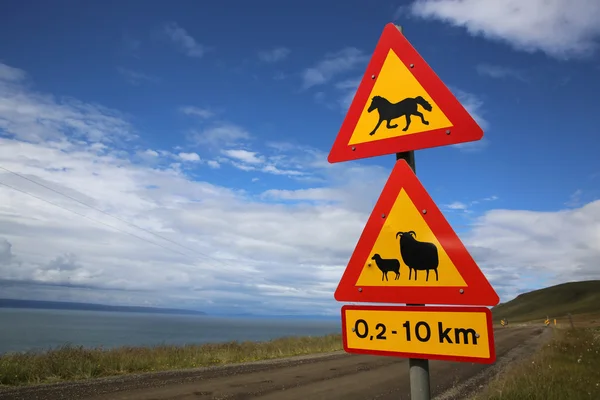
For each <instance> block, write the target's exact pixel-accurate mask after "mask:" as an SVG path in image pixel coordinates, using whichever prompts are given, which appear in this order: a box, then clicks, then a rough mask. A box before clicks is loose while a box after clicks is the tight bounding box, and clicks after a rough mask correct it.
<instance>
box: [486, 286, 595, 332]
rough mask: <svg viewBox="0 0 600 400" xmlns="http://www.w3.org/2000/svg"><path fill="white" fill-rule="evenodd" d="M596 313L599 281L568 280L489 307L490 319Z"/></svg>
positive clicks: (540, 317) (529, 318) (527, 318)
mask: <svg viewBox="0 0 600 400" xmlns="http://www.w3.org/2000/svg"><path fill="white" fill-rule="evenodd" d="M598 312H600V280H594V281H583V282H568V283H562V284H560V285H556V286H550V287H547V288H544V289H538V290H534V291H532V292H527V293H523V294H520V295H518V296H517V297H516V298H515V299H513V300H511V301H509V302H506V303H501V304H498V305H497V306H496V307H494V308H492V315H493V318H494V321H499V320H500V319H502V318H508V320H509V322H510V321H515V322H519V321H531V320H535V319H542V318H546V316H549V317H550V318H553V317H562V316H565V315H567V314H568V313H571V314H572V315H575V314H587V313H598Z"/></svg>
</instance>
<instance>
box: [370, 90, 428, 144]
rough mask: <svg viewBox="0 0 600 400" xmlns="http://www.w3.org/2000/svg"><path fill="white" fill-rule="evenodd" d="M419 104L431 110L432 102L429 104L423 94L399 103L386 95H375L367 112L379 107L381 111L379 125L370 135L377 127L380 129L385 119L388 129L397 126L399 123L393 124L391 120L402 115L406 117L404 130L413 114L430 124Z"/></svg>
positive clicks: (379, 111) (378, 110)
mask: <svg viewBox="0 0 600 400" xmlns="http://www.w3.org/2000/svg"><path fill="white" fill-rule="evenodd" d="M419 105H420V106H421V107H423V108H424V109H425V110H427V111H431V104H429V102H428V101H427V100H425V99H424V98H423V97H421V96H417V97H414V98H413V97H408V98H406V99H404V100H401V101H399V102H398V103H391V102H390V101H389V100H388V99H386V98H385V97H381V96H374V97H373V98H372V99H371V105H370V106H369V109H368V110H367V112H371V111H373V110H375V109H377V112H378V113H379V121H378V122H377V125H376V126H375V128H374V129H373V131H372V132H371V133H369V135H374V134H375V132H376V131H377V129H379V125H381V123H382V122H383V121H386V127H387V128H388V129H394V128H397V127H398V124H394V125H392V124H391V122H392V120H393V119H396V118H400V117H402V116H405V117H406V126H405V127H404V128H403V129H402V130H403V131H406V130H407V129H408V127H409V126H410V116H411V115H416V116H417V117H420V118H421V122H423V124H425V125H429V121H426V120H425V117H423V114H421V113H420V112H419V111H418V109H417V108H418V106H419Z"/></svg>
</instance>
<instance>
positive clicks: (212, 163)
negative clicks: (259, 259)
mask: <svg viewBox="0 0 600 400" xmlns="http://www.w3.org/2000/svg"><path fill="white" fill-rule="evenodd" d="M206 164H207V165H208V166H209V167H211V168H213V169H217V168H220V167H221V164H219V162H218V161H215V160H208V161H207V162H206Z"/></svg>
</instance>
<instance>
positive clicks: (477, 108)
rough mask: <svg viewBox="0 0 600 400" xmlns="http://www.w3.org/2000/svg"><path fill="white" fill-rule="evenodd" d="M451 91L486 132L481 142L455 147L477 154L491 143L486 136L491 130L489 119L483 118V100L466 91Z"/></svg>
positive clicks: (455, 89)
mask: <svg viewBox="0 0 600 400" xmlns="http://www.w3.org/2000/svg"><path fill="white" fill-rule="evenodd" d="M450 90H451V91H452V93H453V94H454V95H455V96H456V98H457V99H458V101H459V102H460V103H461V104H462V105H463V107H464V108H465V109H466V110H467V112H468V113H469V114H471V116H472V117H473V119H474V120H475V121H476V122H477V123H478V124H479V126H481V129H483V132H484V136H483V138H482V139H481V140H478V141H475V142H467V143H459V144H455V145H453V147H456V148H458V149H460V150H462V151H467V152H476V151H481V150H483V149H485V148H486V147H487V146H488V145H489V143H490V140H489V139H488V137H487V136H486V135H487V132H486V131H487V130H488V129H489V127H490V124H489V122H488V121H487V119H485V118H484V117H483V114H484V111H483V100H481V99H480V98H479V97H478V96H476V95H475V94H473V93H469V92H465V91H464V90H460V89H457V88H454V87H450Z"/></svg>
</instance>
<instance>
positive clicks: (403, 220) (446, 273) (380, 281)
mask: <svg viewBox="0 0 600 400" xmlns="http://www.w3.org/2000/svg"><path fill="white" fill-rule="evenodd" d="M421 212H422V211H420V210H418V209H417V208H416V207H415V205H414V203H413V202H412V200H411V199H410V197H409V196H408V194H407V193H406V191H405V190H404V189H402V190H401V191H400V194H399V195H398V198H397V199H396V201H395V203H394V206H393V207H392V210H391V211H390V214H389V216H387V218H386V222H385V224H384V226H383V228H382V229H381V232H380V233H379V236H378V237H377V240H376V241H375V245H374V246H373V249H372V250H371V253H370V254H369V257H368V258H367V261H366V262H365V265H364V267H363V270H362V272H361V274H360V276H359V278H358V280H357V282H356V285H358V286H403V287H406V286H438V287H440V286H442V287H454V286H460V287H464V286H466V284H465V281H464V279H463V278H462V276H461V275H460V273H459V272H458V270H457V269H456V266H455V265H454V263H453V262H452V261H451V260H450V257H448V254H446V252H445V251H444V248H443V247H442V246H441V245H440V243H439V241H438V239H437V238H436V237H435V235H434V234H433V232H432V231H431V229H430V228H429V226H428V225H427V223H426V222H425V219H423V217H422V215H421ZM398 232H413V233H414V235H412V234H411V237H402V236H400V237H398V235H397V233H398ZM413 239H416V240H418V241H420V242H429V243H431V244H433V245H434V246H435V249H434V250H437V260H438V262H437V268H432V269H430V270H414V269H412V268H409V267H408V265H411V264H412V263H411V260H410V259H409V258H408V257H409V254H408V253H407V252H408V251H409V250H410V249H409V250H406V251H405V252H404V256H405V257H404V258H403V256H402V251H401V246H402V243H403V242H402V241H405V243H407V244H406V245H405V247H406V246H408V241H409V240H413ZM430 247H431V246H430ZM376 255H379V257H380V258H381V259H396V260H398V262H399V264H400V266H399V268H400V269H399V275H398V274H396V273H395V272H394V271H390V272H388V273H387V274H384V273H383V271H382V270H381V269H380V268H379V265H378V263H379V264H380V265H382V264H385V260H384V261H383V262H382V261H380V260H379V259H378V257H377V256H376ZM373 258H375V259H373ZM420 265H427V264H424V263H421V264H420ZM430 265H431V264H430ZM386 278H387V279H386Z"/></svg>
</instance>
